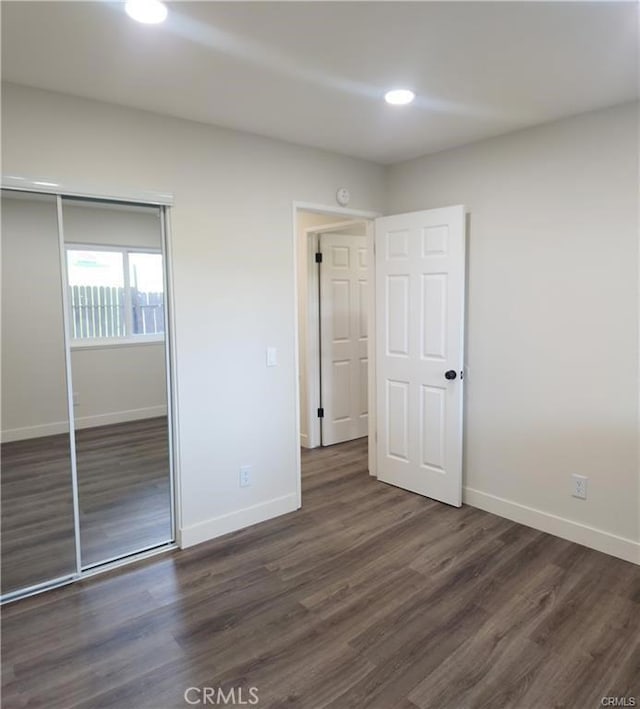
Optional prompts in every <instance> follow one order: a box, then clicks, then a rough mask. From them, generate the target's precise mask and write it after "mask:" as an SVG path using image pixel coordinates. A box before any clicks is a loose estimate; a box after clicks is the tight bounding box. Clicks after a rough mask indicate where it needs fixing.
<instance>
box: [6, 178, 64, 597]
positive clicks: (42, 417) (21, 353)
mask: <svg viewBox="0 0 640 709" xmlns="http://www.w3.org/2000/svg"><path fill="white" fill-rule="evenodd" d="M1 207H2V243H1V246H2V341H1V342H2V345H1V349H2V352H1V356H2V381H1V385H2V403H1V420H2V443H1V451H0V453H1V463H2V474H1V475H0V500H1V510H0V513H1V520H2V525H1V527H2V528H1V533H2V556H1V569H0V572H1V573H0V579H1V590H2V595H3V596H6V595H8V594H12V593H15V592H18V591H20V590H21V589H29V588H31V587H34V586H38V585H40V584H46V583H52V582H55V581H56V580H62V579H64V578H65V577H69V576H73V575H74V574H75V573H76V571H77V559H76V543H75V523H74V501H73V481H72V464H71V443H72V441H71V436H70V426H69V402H68V389H67V374H66V362H65V357H66V352H65V338H64V319H63V314H64V312H63V298H62V295H63V292H62V289H63V281H62V276H61V259H60V243H59V234H58V219H57V206H56V198H55V197H52V196H46V195H35V194H30V193H22V192H11V191H8V190H3V191H2V204H1Z"/></svg>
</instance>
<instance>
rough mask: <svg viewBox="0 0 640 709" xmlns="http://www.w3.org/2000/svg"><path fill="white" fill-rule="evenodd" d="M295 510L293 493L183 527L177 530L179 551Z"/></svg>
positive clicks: (296, 504)
mask: <svg viewBox="0 0 640 709" xmlns="http://www.w3.org/2000/svg"><path fill="white" fill-rule="evenodd" d="M297 509H298V502H297V496H296V494H295V493H292V494H290V495H284V497H276V498H274V499H273V500H267V502H261V503H260V504H258V505H253V506H251V507H245V508H244V509H242V510H236V511H235V512H230V513H229V514H226V515H221V516H220V517H213V518H212V519H208V520H206V521H205V522H199V523H198V524H194V525H192V526H190V527H183V528H182V529H180V530H178V539H177V542H178V544H179V546H180V548H181V549H186V548H187V547H191V546H194V545H195V544H200V543H201V542H206V541H208V540H210V539H215V538H216V537H221V536H222V535H223V534H228V533H229V532H236V531H237V530H238V529H243V528H244V527H249V526H250V525H252V524H257V523H258V522H265V521H266V520H268V519H272V518H273V517H278V516H280V515H284V514H287V513H288V512H295V510H297Z"/></svg>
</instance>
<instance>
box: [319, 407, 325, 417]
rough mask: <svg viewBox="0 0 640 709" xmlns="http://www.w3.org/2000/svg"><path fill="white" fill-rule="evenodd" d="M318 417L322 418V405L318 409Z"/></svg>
mask: <svg viewBox="0 0 640 709" xmlns="http://www.w3.org/2000/svg"><path fill="white" fill-rule="evenodd" d="M318 418H319V419H323V418H324V409H323V408H322V406H321V407H320V408H319V409H318Z"/></svg>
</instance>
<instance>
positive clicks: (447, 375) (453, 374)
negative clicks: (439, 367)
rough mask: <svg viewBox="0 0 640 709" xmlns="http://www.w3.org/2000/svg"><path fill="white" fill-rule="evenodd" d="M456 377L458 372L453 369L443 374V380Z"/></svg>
mask: <svg viewBox="0 0 640 709" xmlns="http://www.w3.org/2000/svg"><path fill="white" fill-rule="evenodd" d="M457 376H458V372H456V370H455V369H449V370H447V371H446V372H445V373H444V378H445V379H455V378H456V377H457Z"/></svg>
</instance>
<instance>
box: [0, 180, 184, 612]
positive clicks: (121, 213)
mask: <svg viewBox="0 0 640 709" xmlns="http://www.w3.org/2000/svg"><path fill="white" fill-rule="evenodd" d="M163 219H164V212H163V209H162V208H160V207H155V206H149V205H138V204H128V203H122V202H111V201H104V200H95V199H78V198H74V199H72V198H66V197H58V196H53V195H40V194H35V193H30V192H19V191H11V190H3V191H2V244H1V246H2V352H1V355H2V381H1V385H2V389H1V393H2V400H1V405H2V410H1V431H2V439H1V446H2V450H1V455H2V459H1V465H2V469H1V475H0V486H1V489H0V493H1V497H0V501H1V510H0V512H1V521H2V529H1V533H2V556H1V569H0V572H1V575H0V578H1V581H2V586H1V592H2V600H3V601H6V600H11V599H13V598H16V597H20V596H21V595H25V594H28V593H31V592H34V591H37V590H39V589H40V588H41V587H42V588H44V587H48V586H50V585H55V584H57V583H61V582H65V581H69V580H74V579H77V578H80V577H81V576H82V574H83V572H87V571H89V570H92V569H95V568H96V567H100V566H103V565H108V564H110V563H112V562H118V561H120V560H123V559H126V558H127V557H132V556H135V555H136V554H138V553H141V552H145V551H149V550H152V549H156V548H161V547H164V546H168V545H170V544H171V543H172V542H173V539H174V533H173V485H172V465H171V436H170V430H171V410H170V406H169V401H168V384H167V382H168V376H167V374H168V362H169V357H168V349H167V339H168V338H167V326H168V319H167V314H166V297H165V294H166V283H167V278H166V268H165V266H166V264H165V252H164V228H163Z"/></svg>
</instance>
